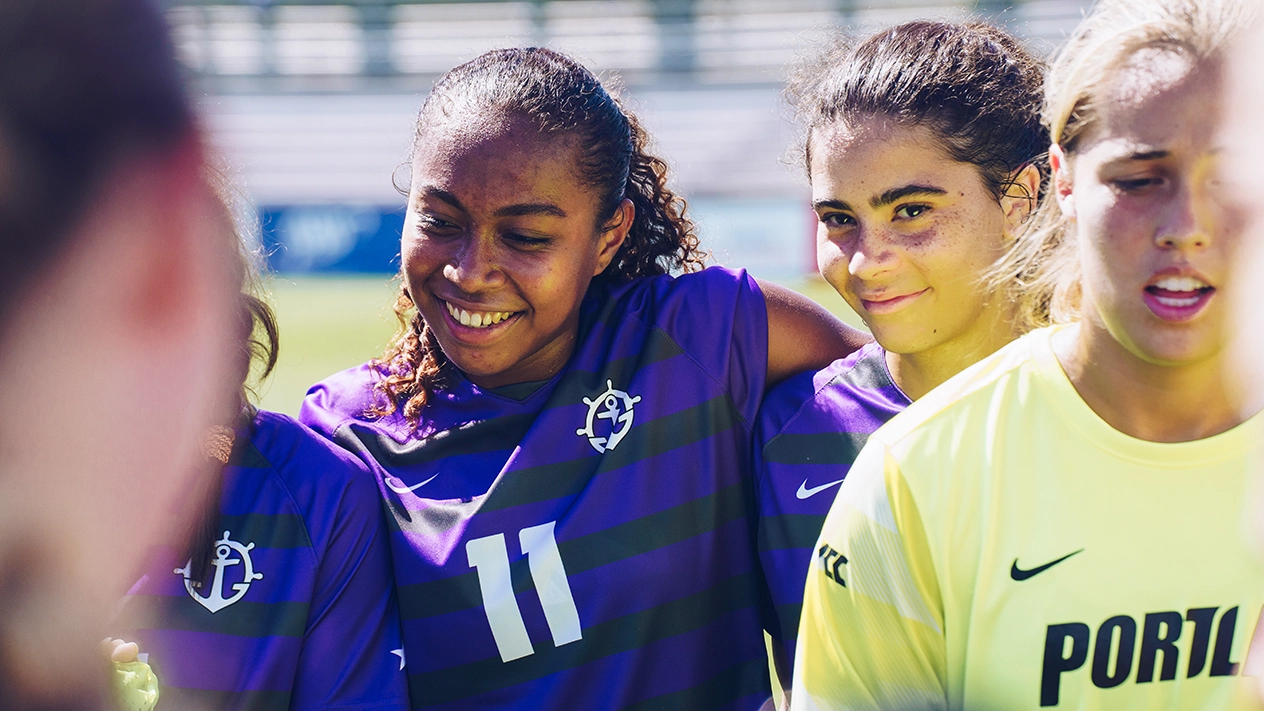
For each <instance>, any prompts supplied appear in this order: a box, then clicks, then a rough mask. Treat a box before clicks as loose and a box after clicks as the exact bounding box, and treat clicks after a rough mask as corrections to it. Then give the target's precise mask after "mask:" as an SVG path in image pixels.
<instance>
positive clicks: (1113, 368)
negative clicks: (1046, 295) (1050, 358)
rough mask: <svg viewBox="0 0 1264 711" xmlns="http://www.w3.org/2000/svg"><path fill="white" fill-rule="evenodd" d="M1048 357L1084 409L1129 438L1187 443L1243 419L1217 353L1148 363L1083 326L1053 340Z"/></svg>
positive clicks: (1096, 329) (1090, 326) (1104, 332)
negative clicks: (1178, 361) (1055, 360)
mask: <svg viewBox="0 0 1264 711" xmlns="http://www.w3.org/2000/svg"><path fill="white" fill-rule="evenodd" d="M1054 352H1055V353H1056V354H1057V357H1058V361H1059V362H1060V363H1061V364H1062V368H1063V370H1064V371H1066V374H1067V377H1068V378H1069V379H1070V380H1071V384H1072V385H1074V386H1075V389H1076V391H1077V392H1078V393H1079V394H1080V397H1082V398H1083V399H1084V402H1085V404H1087V405H1088V406H1089V407H1090V408H1091V409H1092V410H1093V412H1095V413H1097V416H1098V417H1101V418H1102V420H1104V421H1105V422H1106V424H1108V425H1110V426H1111V427H1113V428H1115V429H1117V430H1119V431H1120V432H1123V433H1124V434H1126V435H1129V436H1131V437H1136V438H1137V439H1143V440H1148V441H1151V442H1189V441H1193V440H1197V439H1203V438H1206V437H1210V436H1212V435H1216V434H1219V433H1221V432H1224V431H1226V430H1228V429H1231V428H1233V427H1235V426H1237V425H1239V424H1241V423H1242V421H1243V420H1245V419H1246V418H1245V417H1243V416H1242V414H1241V413H1242V411H1243V408H1242V407H1241V403H1238V402H1236V399H1235V398H1233V397H1232V396H1231V394H1230V391H1229V388H1228V387H1227V384H1226V382H1225V378H1224V372H1225V371H1224V367H1225V365H1226V364H1225V356H1224V355H1223V354H1219V353H1218V354H1216V355H1214V356H1212V357H1209V358H1206V359H1203V360H1201V361H1198V362H1195V363H1189V364H1182V365H1162V364H1157V363H1152V362H1149V361H1146V360H1143V359H1142V358H1140V357H1138V356H1137V355H1136V354H1134V353H1132V352H1131V351H1129V350H1127V349H1126V348H1124V347H1123V346H1122V345H1121V344H1120V343H1119V342H1118V341H1117V340H1115V338H1114V337H1113V336H1112V335H1111V334H1110V333H1109V332H1108V331H1107V330H1106V329H1105V327H1104V326H1100V325H1094V324H1092V323H1089V322H1088V321H1084V322H1081V324H1080V325H1079V326H1077V327H1075V328H1072V329H1068V330H1066V331H1063V332H1062V333H1060V334H1058V335H1057V336H1055V339H1054Z"/></svg>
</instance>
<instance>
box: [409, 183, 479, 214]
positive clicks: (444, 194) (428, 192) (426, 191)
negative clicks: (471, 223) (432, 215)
mask: <svg viewBox="0 0 1264 711" xmlns="http://www.w3.org/2000/svg"><path fill="white" fill-rule="evenodd" d="M417 192H418V194H420V195H422V196H425V197H431V198H436V199H438V200H442V201H443V202H446V203H448V204H449V205H451V206H452V207H455V208H456V209H458V210H460V211H461V212H467V210H466V209H465V206H464V205H462V204H461V201H460V200H457V199H456V196H455V195H453V194H452V193H450V192H448V191H447V190H440V189H439V188H422V189H420V190H418V191H417Z"/></svg>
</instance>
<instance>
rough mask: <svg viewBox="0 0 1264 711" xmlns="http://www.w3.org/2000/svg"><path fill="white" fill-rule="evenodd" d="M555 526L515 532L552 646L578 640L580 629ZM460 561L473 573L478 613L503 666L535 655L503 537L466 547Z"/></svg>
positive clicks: (472, 543)
mask: <svg viewBox="0 0 1264 711" xmlns="http://www.w3.org/2000/svg"><path fill="white" fill-rule="evenodd" d="M556 524H557V522H556V521H549V522H548V523H542V524H540V525H539V526H531V527H530V528H524V529H522V530H521V531H519V532H518V543H519V545H520V546H521V548H522V552H523V554H524V555H526V556H527V565H529V566H530V568H531V580H532V582H534V583H535V590H536V594H537V595H539V597H540V606H541V607H543V608H544V619H545V620H546V621H547V622H548V623H549V632H551V633H552V634H553V644H554V645H555V646H558V647H560V646H562V645H563V644H570V643H571V642H575V641H578V640H580V639H582V638H583V633H582V631H581V630H580V626H579V610H578V609H576V607H575V598H574V597H573V596H572V595H571V586H570V583H569V582H568V581H567V579H566V567H565V566H563V565H562V554H561V553H560V552H559V551H558V549H557V539H556V538H555V537H554V536H553V528H554V527H555V526H556ZM465 555H466V557H468V558H469V561H470V567H471V568H474V569H475V570H477V571H478V587H479V589H480V590H481V591H482V593H483V611H484V612H485V613H487V623H488V624H489V625H491V628H492V637H493V638H494V639H495V640H496V649H497V650H499V651H500V659H501V661H502V662H511V661H513V660H515V659H520V658H522V657H525V656H527V655H530V654H535V649H534V648H533V647H532V646H531V638H530V637H528V636H527V626H526V624H525V623H524V622H523V621H522V610H520V609H519V608H518V600H517V598H515V597H514V591H513V581H512V580H511V579H510V574H509V550H508V548H507V547H506V546H505V534H503V533H497V534H496V535H494V536H484V537H482V538H475V539H474V540H472V541H468V542H466V544H465Z"/></svg>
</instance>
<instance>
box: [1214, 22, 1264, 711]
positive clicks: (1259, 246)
mask: <svg viewBox="0 0 1264 711" xmlns="http://www.w3.org/2000/svg"><path fill="white" fill-rule="evenodd" d="M1262 65H1264V23H1261V21H1260V18H1259V17H1256V18H1255V22H1254V23H1252V25H1251V27H1250V28H1249V29H1247V30H1245V31H1244V32H1242V34H1241V36H1239V37H1238V39H1237V41H1236V42H1235V44H1234V47H1233V49H1232V51H1231V52H1230V54H1229V62H1228V71H1227V74H1228V79H1227V82H1226V85H1227V89H1226V91H1225V96H1226V110H1225V122H1224V138H1223V140H1222V143H1223V144H1224V145H1226V146H1233V150H1232V151H1229V152H1227V154H1226V155H1225V158H1224V163H1225V165H1224V177H1225V187H1226V189H1227V192H1228V195H1229V199H1231V200H1235V201H1237V203H1238V204H1239V206H1240V207H1241V209H1242V214H1243V215H1244V216H1245V224H1244V230H1245V237H1244V240H1243V241H1244V245H1243V249H1242V252H1243V257H1242V258H1241V259H1239V260H1238V262H1237V265H1236V270H1237V273H1236V278H1237V279H1238V280H1239V281H1240V282H1241V283H1242V287H1241V289H1240V290H1239V293H1238V294H1237V298H1236V299H1235V304H1234V310H1235V314H1234V323H1233V343H1232V349H1231V352H1232V355H1233V366H1232V368H1231V369H1230V370H1229V373H1230V375H1231V377H1233V378H1234V379H1235V380H1236V382H1235V383H1234V384H1235V385H1236V386H1237V387H1239V388H1240V389H1241V391H1242V392H1243V393H1246V394H1247V398H1246V400H1247V402H1248V403H1250V402H1259V401H1261V400H1264V359H1261V358H1260V353H1261V352H1262V351H1264V337H1262V334H1264V329H1262V328H1261V325H1264V321H1262V320H1261V316H1260V304H1261V303H1264V219H1261V216H1262V215H1264V196H1261V194H1260V192H1259V190H1258V189H1256V188H1255V187H1254V186H1255V185H1256V182H1257V176H1258V173H1259V166H1260V165H1261V164H1262V163H1264V135H1261V133H1260V116H1261V115H1262V114H1264V79H1262V78H1261V75H1260V67H1261V66H1262ZM1258 446H1259V447H1261V448H1264V441H1261V442H1259V443H1258ZM1253 464H1254V467H1253V471H1252V476H1253V477H1254V482H1253V486H1252V494H1251V496H1250V499H1249V504H1248V505H1249V506H1251V507H1252V515H1250V516H1248V517H1247V521H1246V523H1247V527H1246V533H1247V536H1248V539H1249V540H1250V541H1251V542H1252V543H1253V544H1254V545H1255V548H1256V552H1257V555H1259V556H1260V557H1261V558H1264V451H1257V453H1256V459H1255V461H1254V463H1253ZM1257 644H1260V645H1261V646H1260V647H1253V648H1252V652H1253V653H1256V654H1259V653H1264V640H1258V641H1257ZM1256 682H1257V684H1258V687H1259V688H1258V692H1257V693H1258V695H1259V696H1260V697H1261V698H1264V675H1260V676H1257V677H1256Z"/></svg>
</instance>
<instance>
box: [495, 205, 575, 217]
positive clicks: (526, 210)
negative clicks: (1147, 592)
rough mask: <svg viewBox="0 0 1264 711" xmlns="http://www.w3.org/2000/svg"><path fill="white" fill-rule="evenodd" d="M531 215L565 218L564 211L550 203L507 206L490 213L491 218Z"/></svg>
mask: <svg viewBox="0 0 1264 711" xmlns="http://www.w3.org/2000/svg"><path fill="white" fill-rule="evenodd" d="M531 215H550V216H552V217H566V211H565V210H563V209H562V208H560V207H558V206H557V205H553V204H551V203H547V202H533V203H524V204H522V205H509V206H507V207H502V208H500V209H499V210H497V211H496V212H494V213H492V216H493V217H528V216H531Z"/></svg>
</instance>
